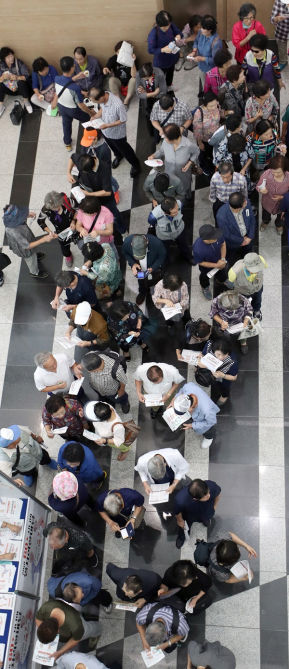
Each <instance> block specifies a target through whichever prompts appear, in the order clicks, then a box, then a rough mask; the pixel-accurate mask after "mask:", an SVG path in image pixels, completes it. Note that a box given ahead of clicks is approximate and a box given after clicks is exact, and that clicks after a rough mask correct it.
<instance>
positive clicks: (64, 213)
mask: <svg viewBox="0 0 289 669" xmlns="http://www.w3.org/2000/svg"><path fill="white" fill-rule="evenodd" d="M46 219H48V220H49V221H50V223H52V225H53V227H54V230H51V228H49V226H48V225H47V223H46ZM37 223H38V225H40V227H41V228H42V230H44V231H45V232H48V234H50V235H51V234H52V235H53V237H55V238H56V239H58V241H59V244H60V248H61V253H62V255H63V256H64V258H65V262H66V266H67V267H68V268H70V267H72V263H73V257H72V253H71V250H70V244H69V243H68V242H67V241H66V239H62V238H59V235H60V234H61V233H63V232H64V230H66V229H67V228H71V230H73V231H74V230H75V229H76V218H75V200H73V198H72V197H68V196H67V195H66V194H65V193H62V192H61V193H58V192H57V191H56V190H52V191H50V192H49V193H47V194H46V195H45V198H44V205H43V207H42V209H41V211H40V214H39V216H38V219H37Z"/></svg>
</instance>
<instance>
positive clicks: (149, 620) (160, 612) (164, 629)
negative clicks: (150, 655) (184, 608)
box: [136, 602, 190, 653]
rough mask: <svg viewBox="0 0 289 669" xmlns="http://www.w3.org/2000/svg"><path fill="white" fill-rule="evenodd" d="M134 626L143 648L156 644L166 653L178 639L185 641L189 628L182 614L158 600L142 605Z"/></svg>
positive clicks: (172, 648) (148, 648)
mask: <svg viewBox="0 0 289 669" xmlns="http://www.w3.org/2000/svg"><path fill="white" fill-rule="evenodd" d="M151 609H154V610H153V611H151ZM136 626H137V629H138V632H139V635H140V638H141V640H142V645H143V648H144V650H150V649H151V647H152V646H156V648H160V649H161V650H164V651H165V652H166V653H171V652H172V651H173V650H174V649H175V648H176V646H177V644H178V642H179V641H181V642H184V641H186V639H187V635H188V632H189V629H190V628H189V625H188V623H187V621H186V619H185V617H184V615H183V614H182V613H181V612H180V611H179V610H178V609H176V608H173V607H172V606H168V605H167V606H166V605H165V602H164V605H163V606H162V604H161V603H160V602H157V603H154V604H147V605H146V606H144V607H143V608H142V609H141V611H140V612H139V613H138V614H137V616H136Z"/></svg>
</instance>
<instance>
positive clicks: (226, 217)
mask: <svg viewBox="0 0 289 669" xmlns="http://www.w3.org/2000/svg"><path fill="white" fill-rule="evenodd" d="M217 224H218V227H219V228H220V229H221V230H222V231H223V235H224V238H225V242H226V246H227V261H228V263H229V264H230V265H231V264H232V262H233V260H234V257H235V254H236V251H237V250H238V249H240V248H241V250H242V251H243V253H244V254H245V253H247V252H251V250H252V246H253V239H254V236H255V228H256V219H255V216H254V212H253V209H252V205H251V203H250V200H248V199H247V197H245V196H244V193H240V192H239V193H231V195H230V197H229V202H227V204H224V205H223V206H222V207H220V209H219V210H218V212H217Z"/></svg>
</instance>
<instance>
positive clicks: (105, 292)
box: [92, 282, 112, 300]
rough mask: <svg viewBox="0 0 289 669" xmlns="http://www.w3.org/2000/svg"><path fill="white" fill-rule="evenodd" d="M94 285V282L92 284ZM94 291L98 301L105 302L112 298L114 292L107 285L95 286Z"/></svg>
mask: <svg viewBox="0 0 289 669" xmlns="http://www.w3.org/2000/svg"><path fill="white" fill-rule="evenodd" d="M92 283H93V284H94V282H92ZM94 290H95V292H96V297H97V299H98V300H103V299H104V298H106V297H111V293H112V290H111V288H110V286H108V285H107V284H106V283H98V284H94Z"/></svg>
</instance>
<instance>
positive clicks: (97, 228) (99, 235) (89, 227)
mask: <svg viewBox="0 0 289 669" xmlns="http://www.w3.org/2000/svg"><path fill="white" fill-rule="evenodd" d="M76 218H77V220H76V229H77V231H78V232H79V234H80V236H81V237H82V238H83V241H81V242H80V243H79V244H78V246H79V248H81V249H82V247H83V244H87V242H93V241H94V240H95V241H97V242H99V243H100V244H103V243H104V242H107V243H108V244H110V245H111V246H112V248H113V250H114V251H115V254H116V257H118V253H117V250H116V247H115V244H114V236H113V214H112V213H111V211H109V209H107V207H103V206H102V205H101V203H100V200H99V199H98V197H95V195H87V196H86V197H85V198H84V199H83V200H81V202H80V204H79V208H78V211H77V217H76Z"/></svg>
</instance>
